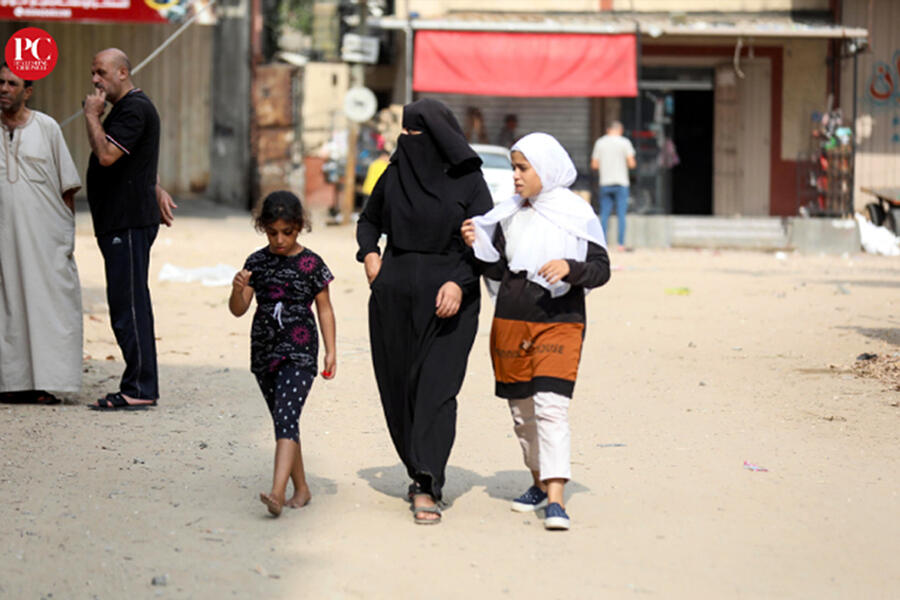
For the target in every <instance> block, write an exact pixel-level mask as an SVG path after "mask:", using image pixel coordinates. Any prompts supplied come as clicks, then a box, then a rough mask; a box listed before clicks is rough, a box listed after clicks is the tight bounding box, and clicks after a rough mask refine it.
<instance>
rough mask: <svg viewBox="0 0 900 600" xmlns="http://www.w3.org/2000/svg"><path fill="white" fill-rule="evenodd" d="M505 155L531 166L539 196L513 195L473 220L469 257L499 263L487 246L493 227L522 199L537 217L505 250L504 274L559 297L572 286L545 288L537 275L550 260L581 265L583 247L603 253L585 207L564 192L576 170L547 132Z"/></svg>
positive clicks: (599, 228)
mask: <svg viewBox="0 0 900 600" xmlns="http://www.w3.org/2000/svg"><path fill="white" fill-rule="evenodd" d="M511 151H519V152H521V153H522V155H523V156H524V157H525V158H526V159H527V160H528V162H529V163H531V166H532V168H533V169H534V170H535V172H536V173H537V175H538V177H540V179H541V191H540V193H539V194H538V195H537V196H535V197H534V198H528V199H526V198H522V197H521V196H519V195H518V194H516V195H514V196H513V197H512V198H510V199H509V200H505V201H503V202H501V203H500V204H498V205H497V206H495V207H494V208H493V210H491V211H490V212H488V213H487V214H485V215H482V216H480V217H475V218H474V219H473V221H474V223H475V244H474V245H473V249H474V250H475V256H476V257H477V258H478V259H479V260H482V261H484V262H497V261H498V260H499V259H500V254H499V253H498V252H497V249H496V248H495V247H494V244H493V238H494V231H495V228H496V227H497V224H498V223H500V222H501V221H503V220H504V219H508V218H509V217H512V216H513V215H514V214H516V213H517V212H518V211H519V210H521V209H522V207H523V205H524V204H525V202H526V200H527V201H528V202H529V203H530V204H531V206H532V207H533V208H534V210H535V212H536V213H537V214H536V215H535V218H533V219H531V220H530V221H529V222H528V224H527V225H526V229H525V231H523V233H522V237H523V238H524V239H525V240H528V242H527V243H522V244H516V245H515V247H514V248H512V249H511V248H509V247H507V257H506V259H507V264H508V266H509V270H510V271H513V272H525V273H527V277H528V280H529V281H532V282H534V283H536V284H538V285H540V286H541V287H543V288H545V289H547V290H549V291H550V295H551V296H552V297H554V298H557V297H559V296H563V295H565V294H566V293H568V291H569V289H570V288H571V287H572V286H571V285H569V284H568V283H565V282H564V281H558V282H556V283H555V284H553V285H551V284H550V283H549V282H548V281H547V280H546V279H544V278H543V277H542V276H540V275H539V274H538V271H539V270H540V269H541V267H543V266H544V265H545V264H547V262H549V261H551V260H555V259H573V260H578V261H584V260H585V258H587V247H588V242H593V243H595V244H597V245H598V246H603V247H604V248H606V238H605V237H604V235H603V228H602V226H601V225H600V220H599V219H598V218H597V215H596V214H595V213H594V211H593V210H592V209H591V207H590V205H589V204H588V203H587V202H585V201H584V200H583V199H582V198H581V197H580V196H578V195H576V194H575V193H574V192H572V191H571V190H570V189H569V186H570V185H572V183H573V182H574V181H575V177H576V176H577V171H576V170H575V165H574V164H572V159H571V158H569V154H568V153H567V152H566V150H565V148H563V147H562V145H561V144H560V143H559V142H558V141H557V140H556V138H554V137H553V136H552V135H549V134H547V133H531V134H528V135H526V136H525V137H523V138H522V139H520V140H519V141H518V142H516V144H515V145H514V146H513V147H512V149H511ZM510 251H512V252H511V254H512V255H510Z"/></svg>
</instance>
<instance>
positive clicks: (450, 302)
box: [434, 281, 462, 319]
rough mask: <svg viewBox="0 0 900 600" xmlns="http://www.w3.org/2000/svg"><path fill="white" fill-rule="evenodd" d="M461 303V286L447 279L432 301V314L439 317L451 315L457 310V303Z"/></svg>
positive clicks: (443, 317) (444, 317)
mask: <svg viewBox="0 0 900 600" xmlns="http://www.w3.org/2000/svg"><path fill="white" fill-rule="evenodd" d="M461 303H462V288H460V287H459V285H457V284H456V282H454V281H448V282H446V283H445V284H444V285H442V286H441V289H439V290H438V293H437V298H436V299H435V303H434V304H435V307H436V310H435V311H434V314H436V315H437V316H438V317H440V318H441V319H446V318H447V317H452V316H453V315H455V314H456V311H458V310H459V305H460V304H461Z"/></svg>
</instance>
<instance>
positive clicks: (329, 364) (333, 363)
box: [322, 352, 337, 379]
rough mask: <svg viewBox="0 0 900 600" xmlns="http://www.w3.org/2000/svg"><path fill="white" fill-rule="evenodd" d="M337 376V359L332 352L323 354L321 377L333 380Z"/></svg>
mask: <svg viewBox="0 0 900 600" xmlns="http://www.w3.org/2000/svg"><path fill="white" fill-rule="evenodd" d="M336 374H337V357H336V356H335V355H334V352H326V353H325V365H324V367H323V368H322V377H324V378H325V379H334V376H335V375H336Z"/></svg>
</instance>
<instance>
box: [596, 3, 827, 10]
mask: <svg viewBox="0 0 900 600" xmlns="http://www.w3.org/2000/svg"><path fill="white" fill-rule="evenodd" d="M612 4H613V9H614V10H636V11H647V12H653V11H660V12H669V11H673V10H679V11H684V12H692V11H713V12H750V11H762V10H765V11H781V10H828V8H829V6H828V4H829V0H679V1H678V2H673V1H672V0H614V1H613V2H612ZM632 6H633V7H634V8H632Z"/></svg>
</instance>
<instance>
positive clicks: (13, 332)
mask: <svg viewBox="0 0 900 600" xmlns="http://www.w3.org/2000/svg"><path fill="white" fill-rule="evenodd" d="M0 136H2V138H3V139H2V141H0V392H12V391H21V390H46V391H52V392H77V391H79V390H80V388H81V370H82V365H81V363H82V316H81V286H80V284H79V282H78V270H77V268H76V267H75V257H74V255H73V252H74V250H75V218H74V216H73V215H72V212H71V211H70V210H69V208H68V207H67V206H66V205H65V204H64V203H63V193H65V192H67V191H69V190H77V189H78V188H80V187H81V179H80V178H79V177H78V171H77V169H76V168H75V163H74V162H73V161H72V156H71V155H70V154H69V150H68V148H67V147H66V142H65V139H63V135H62V130H61V129H60V127H59V125H58V124H57V123H56V121H54V120H53V119H52V118H51V117H49V116H47V115H45V114H43V113H40V112H37V111H31V115H30V117H29V120H28V122H27V123H26V124H25V125H24V126H23V127H17V128H16V129H15V130H14V133H13V138H12V139H11V140H10V137H9V131H8V130H7V129H5V128H3V127H0Z"/></svg>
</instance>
